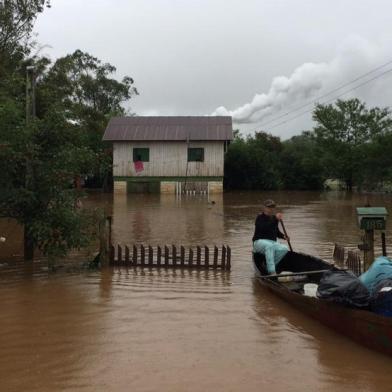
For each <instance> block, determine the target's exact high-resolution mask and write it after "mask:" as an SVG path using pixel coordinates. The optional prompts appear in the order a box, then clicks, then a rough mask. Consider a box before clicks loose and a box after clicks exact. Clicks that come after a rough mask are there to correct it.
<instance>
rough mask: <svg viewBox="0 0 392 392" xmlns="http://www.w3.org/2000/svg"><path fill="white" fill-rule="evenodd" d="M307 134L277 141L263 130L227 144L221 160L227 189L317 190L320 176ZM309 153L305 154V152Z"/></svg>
mask: <svg viewBox="0 0 392 392" xmlns="http://www.w3.org/2000/svg"><path fill="white" fill-rule="evenodd" d="M315 149H316V146H315V143H314V138H312V137H311V136H310V135H309V134H306V133H305V134H303V135H302V136H297V137H295V138H293V139H291V140H290V141H287V142H283V143H282V142H281V140H280V139H279V138H278V137H275V136H272V135H269V134H267V133H265V132H257V133H256V134H255V136H248V137H247V138H243V137H241V136H240V135H239V134H237V136H236V137H235V138H234V141H233V142H232V143H231V145H230V147H229V149H228V152H227V154H226V159H225V186H226V188H229V189H249V190H251V189H263V190H275V189H320V188H321V187H322V183H323V177H322V174H321V171H320V170H319V165H318V163H317V159H316V158H315V155H314V154H315ZM307 154H309V155H307Z"/></svg>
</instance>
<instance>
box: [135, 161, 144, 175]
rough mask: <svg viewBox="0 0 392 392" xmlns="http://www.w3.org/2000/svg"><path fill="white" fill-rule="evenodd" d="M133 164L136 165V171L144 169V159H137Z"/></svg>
mask: <svg viewBox="0 0 392 392" xmlns="http://www.w3.org/2000/svg"><path fill="white" fill-rule="evenodd" d="M133 165H134V167H135V172H136V173H140V172H142V171H143V170H144V166H143V162H142V161H136V162H133Z"/></svg>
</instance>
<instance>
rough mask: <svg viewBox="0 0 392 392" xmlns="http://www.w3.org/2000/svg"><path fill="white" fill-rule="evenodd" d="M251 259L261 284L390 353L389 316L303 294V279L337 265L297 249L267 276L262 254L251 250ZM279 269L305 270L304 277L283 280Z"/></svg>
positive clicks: (391, 322)
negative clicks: (289, 280)
mask: <svg viewBox="0 0 392 392" xmlns="http://www.w3.org/2000/svg"><path fill="white" fill-rule="evenodd" d="M253 263H254V267H255V270H256V274H257V276H258V280H259V282H260V283H261V284H262V286H264V287H265V288H267V289H268V290H270V291H272V292H273V293H274V294H276V295H277V296H279V297H280V298H282V299H284V300H285V301H287V302H289V303H290V304H292V305H293V306H295V307H296V308H298V309H299V310H301V311H302V312H304V313H305V314H307V315H309V316H310V317H312V318H314V319H316V320H318V321H320V322H321V323H323V324H325V325H327V326H328V327H330V328H332V329H334V330H335V331H337V332H339V333H341V334H343V335H346V336H347V337H349V338H351V339H353V340H355V341H356V342H358V343H360V344H362V345H365V346H367V347H368V348H370V349H373V350H377V351H379V352H382V353H384V354H387V355H390V356H392V317H384V316H381V315H378V314H375V313H372V312H370V311H367V310H362V309H354V308H349V307H346V306H343V305H341V304H337V303H334V302H330V301H326V300H322V299H318V298H316V297H310V296H306V295H304V290H303V286H304V284H305V283H319V281H320V279H321V277H322V275H323V273H324V272H325V270H333V269H335V270H336V269H337V268H336V267H334V266H333V265H331V264H329V263H327V262H325V261H323V260H321V259H318V258H316V257H313V256H309V255H305V254H301V253H296V252H288V253H287V255H286V256H285V257H284V258H283V259H282V260H281V262H280V263H279V264H278V265H277V271H276V272H277V274H276V275H269V276H266V275H267V274H266V268H265V258H264V256H263V255H260V254H254V255H253ZM282 271H291V272H293V273H302V272H304V271H307V272H308V273H305V274H301V275H302V278H303V279H304V280H303V281H301V282H300V281H291V282H285V283H283V282H281V280H283V279H282V278H281V277H283V276H284V274H281V277H278V276H277V275H278V274H279V273H281V272H282ZM286 276H287V275H286Z"/></svg>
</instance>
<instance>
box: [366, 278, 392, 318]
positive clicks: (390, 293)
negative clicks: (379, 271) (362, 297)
mask: <svg viewBox="0 0 392 392" xmlns="http://www.w3.org/2000/svg"><path fill="white" fill-rule="evenodd" d="M370 309H371V311H372V312H374V313H377V314H380V315H382V316H389V317H392V279H384V280H382V281H381V282H380V283H379V284H378V285H377V286H376V287H375V288H374V293H373V295H372V298H371V301H370Z"/></svg>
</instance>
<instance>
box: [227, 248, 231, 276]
mask: <svg viewBox="0 0 392 392" xmlns="http://www.w3.org/2000/svg"><path fill="white" fill-rule="evenodd" d="M226 269H227V270H228V271H230V270H231V248H230V246H227V262H226Z"/></svg>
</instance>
